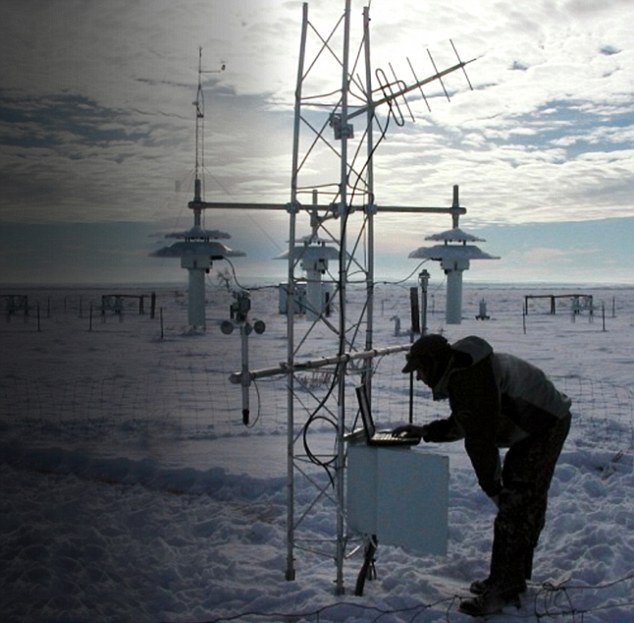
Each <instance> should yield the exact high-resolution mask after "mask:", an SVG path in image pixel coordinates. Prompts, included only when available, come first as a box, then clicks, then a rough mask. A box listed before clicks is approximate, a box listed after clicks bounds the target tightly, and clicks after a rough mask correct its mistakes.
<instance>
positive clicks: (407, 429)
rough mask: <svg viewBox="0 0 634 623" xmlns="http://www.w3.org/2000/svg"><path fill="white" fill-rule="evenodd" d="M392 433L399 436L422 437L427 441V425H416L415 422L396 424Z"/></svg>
mask: <svg viewBox="0 0 634 623" xmlns="http://www.w3.org/2000/svg"><path fill="white" fill-rule="evenodd" d="M392 434H393V435H399V436H404V437H407V436H410V437H422V438H423V441H428V440H427V438H426V436H427V425H426V424H425V425H424V426H417V425H416V424H403V425H402V426H397V427H396V428H395V429H393V430H392Z"/></svg>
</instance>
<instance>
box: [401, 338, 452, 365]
mask: <svg viewBox="0 0 634 623" xmlns="http://www.w3.org/2000/svg"><path fill="white" fill-rule="evenodd" d="M450 348H451V346H449V342H447V340H446V339H445V338H444V337H443V336H442V335H438V334H437V333H432V334H430V335H423V337H420V338H418V339H417V340H416V341H415V342H414V343H413V344H412V346H411V348H410V349H409V353H407V355H405V357H406V358H407V363H406V364H405V367H404V368H403V370H402V372H413V371H414V370H418V368H420V367H421V365H422V364H423V363H424V361H425V360H426V359H427V360H428V359H433V358H434V357H435V356H436V355H437V354H438V353H440V352H442V351H446V350H449V349H450Z"/></svg>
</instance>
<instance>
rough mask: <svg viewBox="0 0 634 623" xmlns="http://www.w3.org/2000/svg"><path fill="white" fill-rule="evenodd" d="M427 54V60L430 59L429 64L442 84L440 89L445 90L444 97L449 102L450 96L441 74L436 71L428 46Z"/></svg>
mask: <svg viewBox="0 0 634 623" xmlns="http://www.w3.org/2000/svg"><path fill="white" fill-rule="evenodd" d="M427 54H428V55H429V60H430V61H431V64H432V65H433V66H434V71H435V72H436V75H437V76H438V82H440V86H442V90H443V91H444V92H445V97H446V98H447V101H448V102H450V101H451V98H450V97H449V93H447V89H446V88H445V83H444V82H443V81H442V76H441V75H440V74H439V73H438V67H436V62H435V61H434V57H433V56H432V55H431V52H430V50H429V48H427ZM463 69H464V67H463Z"/></svg>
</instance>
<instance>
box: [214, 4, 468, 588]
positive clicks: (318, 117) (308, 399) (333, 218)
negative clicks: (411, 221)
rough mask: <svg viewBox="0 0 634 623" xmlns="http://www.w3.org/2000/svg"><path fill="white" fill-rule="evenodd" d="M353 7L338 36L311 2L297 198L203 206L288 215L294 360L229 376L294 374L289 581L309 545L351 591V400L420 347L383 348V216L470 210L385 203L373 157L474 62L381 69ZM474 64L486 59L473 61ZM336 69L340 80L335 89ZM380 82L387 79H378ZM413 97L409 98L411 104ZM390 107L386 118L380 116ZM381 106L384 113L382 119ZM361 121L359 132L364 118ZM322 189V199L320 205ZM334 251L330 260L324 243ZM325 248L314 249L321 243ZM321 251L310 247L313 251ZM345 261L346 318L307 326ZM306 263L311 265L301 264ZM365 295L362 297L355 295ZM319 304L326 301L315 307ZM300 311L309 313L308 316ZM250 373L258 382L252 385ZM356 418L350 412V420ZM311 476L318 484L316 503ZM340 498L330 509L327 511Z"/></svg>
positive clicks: (337, 298) (339, 23) (303, 56)
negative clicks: (318, 437)
mask: <svg viewBox="0 0 634 623" xmlns="http://www.w3.org/2000/svg"><path fill="white" fill-rule="evenodd" d="M343 4H344V9H343V12H342V14H341V15H340V16H339V18H338V19H336V23H335V25H334V28H330V29H329V30H328V31H327V33H324V32H320V29H319V28H318V27H317V25H316V24H314V23H313V22H312V21H311V20H310V19H309V5H308V3H307V2H305V3H303V5H302V22H301V29H300V43H299V59H298V65H297V79H296V85H295V90H294V94H295V100H294V122H293V145H292V164H291V166H292V170H291V186H290V199H289V201H288V202H287V203H283V204H282V203H237V202H224V201H219V202H203V205H204V207H205V208H206V209H209V208H216V209H222V210H227V209H236V210H285V211H286V212H287V213H288V217H289V219H288V227H289V229H288V232H289V235H288V251H287V253H286V254H285V255H286V259H287V262H288V280H287V283H286V286H285V287H286V296H287V298H288V302H287V305H286V343H287V356H286V360H285V361H284V362H282V363H281V364H279V365H278V366H275V367H272V368H267V369H262V370H248V372H246V371H244V370H241V371H239V372H235V373H234V374H232V375H231V376H230V380H231V382H232V383H235V384H238V385H242V386H243V387H244V386H245V384H247V383H248V381H252V380H255V379H258V378H263V377H267V376H275V375H280V376H285V377H286V390H287V416H286V417H287V439H286V442H287V443H286V446H287V485H286V486H287V518H286V525H287V552H286V578H287V579H288V580H293V579H294V578H295V564H296V554H297V553H298V552H299V551H302V550H305V551H309V552H311V553H312V554H319V555H323V556H324V557H325V558H327V559H330V560H334V561H335V565H336V580H335V591H336V593H337V594H341V593H343V592H344V579H343V565H344V560H345V558H346V549H347V547H348V545H349V543H348V527H347V525H346V500H345V470H346V460H347V445H348V444H347V442H346V441H345V439H344V436H345V435H346V433H347V432H349V430H350V427H351V425H352V420H353V418H352V416H351V412H352V413H353V414H355V413H357V409H356V408H355V407H352V408H350V407H349V406H347V404H346V403H347V402H348V397H349V395H350V394H351V393H352V392H351V390H352V389H353V387H352V385H353V384H355V385H359V384H364V385H365V386H366V387H367V391H368V396H369V398H370V400H371V397H372V377H373V374H374V368H373V361H374V359H375V358H380V357H383V356H385V355H391V354H396V353H404V352H405V351H407V350H408V349H409V347H410V344H402V345H396V346H394V345H392V346H386V347H382V348H376V347H375V346H374V343H373V336H374V289H375V277H374V261H375V258H374V256H375V246H374V240H375V219H376V218H378V217H379V216H380V215H381V214H390V213H391V214H396V213H409V214H417V215H423V214H436V215H440V214H445V215H452V216H455V215H456V214H464V213H465V212H466V210H465V209H464V208H461V207H459V206H457V207H456V206H437V207H423V206H412V205H409V206H407V205H405V206H403V205H390V204H389V203H386V204H385V205H384V204H379V203H378V202H377V201H376V197H377V194H376V192H375V182H374V159H375V156H376V151H377V148H378V147H379V145H380V143H381V142H382V141H383V140H384V139H385V137H386V135H387V132H388V129H389V126H390V124H391V123H394V124H396V125H397V126H402V125H404V124H405V122H406V118H412V119H414V115H413V112H412V106H410V102H411V103H412V105H413V104H414V101H413V100H414V98H415V99H416V101H417V102H418V101H420V102H424V103H425V106H426V107H427V109H428V110H430V106H429V97H428V95H429V92H428V93H425V91H424V88H427V87H428V85H430V84H432V83H438V84H440V85H441V86H442V91H443V92H444V95H445V96H446V97H447V99H449V92H448V90H447V88H446V86H445V83H444V78H445V77H446V76H448V75H450V74H452V73H454V72H458V71H460V72H462V74H463V76H464V78H465V79H466V83H467V85H468V87H469V88H472V87H471V83H470V82H469V78H468V76H467V73H466V66H467V65H468V64H469V63H471V62H472V61H471V60H470V61H463V60H461V58H460V56H459V55H458V51H457V49H456V47H455V46H454V44H453V42H451V41H450V42H449V43H450V44H451V49H452V50H453V53H454V54H455V57H456V62H455V63H454V64H453V65H451V66H449V67H447V68H446V69H442V70H439V69H438V68H437V66H436V63H435V62H434V59H433V57H432V55H431V53H430V52H429V50H428V57H429V60H430V61H431V64H432V69H433V71H432V73H431V75H429V76H428V77H426V78H422V79H420V78H419V77H418V76H417V74H416V71H415V70H414V64H413V63H412V62H411V61H410V60H409V59H407V61H408V65H409V72H410V73H411V77H410V78H409V79H408V80H404V79H401V78H399V77H398V76H397V74H396V72H394V71H393V70H392V65H391V64H390V65H389V66H390V71H391V73H392V76H393V78H388V77H387V74H386V72H385V71H383V70H382V69H380V68H379V69H377V70H376V71H373V69H372V62H371V54H370V47H371V46H370V9H369V7H367V6H366V7H364V9H363V15H362V20H363V22H362V26H363V28H362V32H361V34H360V36H356V37H355V38H354V40H353V33H352V29H351V0H344V3H343ZM472 60H475V59H472ZM333 76H334V77H335V78H337V77H338V80H336V81H335V84H330V85H327V84H326V83H327V82H328V81H329V80H330V81H332V78H333ZM375 81H376V84H375ZM408 98H410V99H408ZM381 111H382V113H381ZM380 113H381V114H382V115H384V116H383V117H381V116H380ZM355 120H357V123H358V127H357V128H355V126H354V123H355ZM317 193H318V195H319V200H318V201H317V200H316V196H317ZM304 223H308V224H310V227H311V232H312V234H311V236H310V239H306V238H302V237H300V236H298V233H297V232H298V230H299V227H300V226H301V225H303V224H304ZM324 240H325V241H328V245H329V248H331V249H332V250H331V251H328V252H327V253H328V254H329V255H327V256H325V255H323V254H324V249H325V247H323V246H322V245H321V241H324ZM312 247H315V255H314V256H313V249H312ZM309 249H310V251H308V250H309ZM335 257H336V259H337V262H338V272H337V273H336V275H334V276H333V280H332V285H333V294H332V302H333V307H334V308H336V314H333V315H331V316H330V317H326V314H323V313H321V314H318V313H317V312H319V310H320V308H321V300H320V299H319V300H318V298H317V288H315V292H316V293H315V299H314V300H313V303H312V304H311V307H313V311H312V312H311V313H312V314H314V316H315V319H314V320H313V321H312V322H305V323H297V322H296V318H297V315H298V305H296V301H297V299H298V298H300V297H305V296H306V287H307V284H306V277H305V276H304V275H303V274H301V273H306V275H307V276H308V275H309V274H310V276H311V279H309V281H311V282H312V283H313V284H317V283H318V282H319V279H320V278H321V276H322V274H323V273H322V271H325V260H332V259H335ZM299 269H301V271H300V270H299ZM349 294H350V295H352V294H354V298H358V297H359V296H361V298H362V300H361V302H360V303H359V302H355V301H352V298H353V297H349ZM315 302H317V303H316V304H315ZM300 313H301V312H300ZM317 369H320V370H321V371H323V375H322V376H323V377H324V378H326V379H328V380H327V382H325V383H322V384H321V385H320V386H318V387H314V386H312V385H311V384H307V378H306V377H307V373H308V374H310V373H311V372H312V371H314V370H317ZM245 377H248V381H247V380H245ZM346 414H348V415H346ZM315 422H320V423H321V424H322V425H324V424H325V422H327V423H328V424H329V428H328V430H331V431H332V432H333V438H332V450H331V451H330V452H329V455H328V457H327V458H325V459H320V458H319V457H318V456H317V454H316V453H313V452H311V451H310V448H308V447H307V444H306V437H307V436H306V431H307V430H308V429H309V427H310V426H311V425H312V424H313V423H315ZM311 463H312V464H313V465H312V467H313V468H315V465H316V466H317V467H318V468H320V467H323V468H324V470H323V472H324V473H322V476H323V478H315V477H314V476H313V474H312V473H309V471H308V470H307V465H310V464H311ZM303 482H305V483H306V485H307V486H308V487H309V488H311V487H312V489H313V490H314V495H315V497H314V499H313V500H310V501H307V497H306V495H305V490H304V489H300V490H301V491H302V495H301V496H300V495H297V494H296V490H297V489H298V485H299V484H301V483H303ZM317 501H319V502H320V503H323V504H325V505H327V507H328V508H332V513H331V516H332V536H330V537H328V538H325V539H322V540H319V542H317V543H316V542H315V540H314V539H313V538H311V535H310V534H309V532H310V531H309V530H307V526H306V519H307V518H308V516H309V514H310V511H311V509H312V508H313V507H314V504H315V503H316V502H317ZM328 505H330V506H328Z"/></svg>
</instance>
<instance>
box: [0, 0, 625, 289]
mask: <svg viewBox="0 0 634 623" xmlns="http://www.w3.org/2000/svg"><path fill="white" fill-rule="evenodd" d="M367 3H368V2H367V1H366V2H359V1H357V0H353V1H352V10H351V20H352V32H353V35H352V38H353V43H354V42H355V41H358V40H359V38H360V36H361V28H362V21H361V14H362V7H363V5H364V4H367ZM343 8H344V1H343V0H313V1H312V2H310V3H309V18H310V20H311V23H312V24H313V25H314V27H315V29H316V30H317V31H318V32H320V33H322V34H324V35H328V34H329V33H330V32H331V30H332V29H333V28H334V26H335V23H336V22H337V20H338V19H339V17H340V16H341V14H342V12H343ZM370 13H371V18H372V22H371V28H372V30H371V40H372V63H373V68H374V69H383V70H385V72H386V73H388V74H389V73H390V71H391V68H393V69H394V71H395V72H396V74H397V75H398V77H399V78H400V77H402V79H404V80H406V81H410V79H411V70H410V69H409V64H408V59H409V61H410V62H411V63H412V65H413V66H414V67H415V71H416V73H417V75H418V76H419V77H425V76H428V75H431V74H432V73H433V67H432V65H431V63H430V60H429V56H428V50H429V51H431V52H432V54H433V58H434V60H435V61H436V64H437V66H438V68H439V69H443V68H445V67H447V66H449V65H452V64H453V63H455V56H454V52H453V50H452V47H451V44H450V42H449V40H450V39H451V40H452V41H453V42H454V44H455V45H456V48H457V49H458V51H459V53H460V55H461V57H462V59H463V60H469V59H476V60H475V61H474V62H473V63H471V64H469V66H468V74H469V78H470V80H471V83H472V85H473V89H474V90H473V91H471V90H470V89H469V87H468V84H467V82H466V80H465V79H464V76H463V75H462V74H461V72H456V73H455V74H452V75H451V76H449V77H448V78H447V79H446V82H445V86H446V87H447V90H448V91H449V93H450V95H451V101H450V102H448V101H447V100H446V98H445V97H444V95H443V93H442V90H441V88H440V86H439V85H438V84H435V85H430V86H429V88H428V90H427V91H426V94H427V95H428V99H429V104H430V106H431V112H429V111H428V109H427V107H426V106H425V104H424V102H423V101H422V100H421V98H420V96H418V95H417V94H416V93H414V94H413V95H412V97H411V98H410V106H411V110H412V113H413V116H414V120H413V121H412V119H410V118H409V115H408V114H407V115H405V119H404V121H405V123H404V124H403V125H402V126H399V125H397V124H395V123H391V124H390V125H389V128H388V132H387V134H386V137H385V140H384V141H383V142H382V143H381V145H380V146H379V148H378V149H377V152H376V153H375V161H374V166H375V177H376V179H375V193H376V202H377V204H378V205H379V206H380V205H381V204H383V205H414V206H439V205H442V206H444V205H446V206H449V205H450V204H451V198H452V187H453V185H454V184H459V185H460V197H461V204H462V205H464V206H465V207H466V208H467V214H466V215H465V216H463V217H462V218H461V222H460V224H461V227H462V228H463V229H466V230H467V231H469V232H472V233H475V234H477V235H480V236H482V237H483V238H486V239H487V242H486V243H482V245H481V246H482V248H483V250H485V251H488V252H490V253H492V254H495V255H499V256H501V257H502V259H501V260H497V261H491V262H479V263H477V264H476V263H475V262H474V263H473V266H472V270H471V271H470V273H469V275H468V277H467V279H477V280H495V281H541V280H551V281H575V282H579V281H599V282H607V281H609V282H630V283H631V281H632V274H634V251H633V249H634V245H633V242H634V199H633V197H634V43H633V40H632V35H631V24H632V23H634V3H633V2H632V1H631V0H603V1H601V2H598V1H595V0H550V1H546V0H543V1H540V0H535V1H534V2H530V3H521V4H519V5H518V3H517V2H514V1H511V0H508V1H507V0H499V1H496V2H493V1H487V2H477V1H474V0H456V1H454V2H451V3H448V2H444V1H441V0H428V1H427V2H424V3H421V2H418V1H414V0H412V1H410V0H372V2H371V3H370ZM301 14H302V3H301V2H297V1H295V0H288V1H282V0H233V1H232V2H227V1H225V0H135V1H134V2H130V1H129V0H108V2H98V1H97V0H93V1H90V0H88V1H86V0H57V1H56V2H36V1H35V0H27V1H24V0H8V1H6V2H2V4H1V5H0V64H2V81H1V82H0V146H1V152H0V158H1V163H2V166H1V167H0V266H1V274H0V282H5V283H8V282H13V283H25V282H29V283H34V282H36V283H59V282H120V281H137V282H138V281H149V280H151V281H173V280H179V281H183V282H185V280H186V277H185V275H184V271H183V270H182V269H180V268H179V267H178V260H167V259H156V258H150V257H148V254H149V253H150V252H151V251H152V250H153V249H155V248H157V247H158V246H161V245H162V244H164V241H162V240H161V236H162V235H163V233H165V232H168V231H178V230H182V229H186V228H188V227H190V226H191V223H192V214H191V211H190V210H189V209H188V208H187V202H188V201H189V200H190V199H191V197H192V193H193V190H192V179H193V170H194V116H195V115H194V113H195V109H194V107H193V106H192V102H193V101H194V99H195V97H196V82H197V65H198V48H199V46H200V47H202V48H203V65H204V69H205V70H207V72H208V73H205V74H204V98H205V127H204V136H205V163H204V164H205V198H206V199H207V200H209V201H231V202H266V203H282V204H283V203H285V202H287V201H288V199H289V196H290V175H291V147H292V122H293V117H292V105H293V92H294V89H295V80H296V74H297V60H298V55H299V36H300V26H301ZM223 64H226V68H225V70H224V71H221V67H222V65H223ZM340 83H341V77H340V75H338V74H337V71H332V72H328V71H324V72H322V73H319V72H315V75H314V85H310V88H311V89H315V92H318V91H319V90H323V91H329V90H334V89H337V88H338V87H339V86H340ZM387 112H388V111H387V110H379V115H383V116H384V118H385V115H386V114H387ZM324 114H327V113H324ZM320 123H321V122H320ZM362 132H363V121H362V120H361V118H357V119H355V136H357V137H358V136H360V135H361V134H362ZM319 173H320V172H319V171H318V172H317V173H316V174H319ZM205 219H206V220H205V224H206V225H207V227H209V228H214V229H221V230H224V231H227V232H229V233H230V234H231V236H232V239H231V240H230V241H228V244H229V246H231V247H233V248H235V249H239V250H242V251H246V252H247V253H248V256H247V257H246V258H238V259H236V260H235V261H234V264H235V267H236V270H237V271H238V274H239V275H240V276H243V278H244V279H245V280H248V278H250V277H258V276H269V277H272V278H275V277H276V276H278V275H279V276H284V274H285V272H286V269H285V266H284V262H281V261H279V260H277V261H276V260H273V259H272V258H273V257H274V256H276V255H279V254H280V253H282V252H283V251H284V250H285V248H286V240H287V238H288V234H287V220H288V216H287V215H286V214H285V213H284V212H283V211H279V212H261V211H257V212H256V211H249V212H239V211H236V210H233V211H216V210H214V211H208V212H207V213H206V215H205ZM450 226H451V222H450V220H449V218H448V217H446V216H444V215H440V216H438V215H435V216H430V215H418V216H411V215H408V216H406V215H386V214H384V215H382V214H380V212H379V214H378V215H377V217H376V230H377V269H376V270H377V275H379V276H381V275H385V276H390V277H395V278H397V277H404V276H405V275H407V274H408V273H409V272H410V271H411V270H413V269H414V268H415V266H416V262H415V261H414V260H410V259H408V258H407V254H408V253H409V251H411V250H413V249H416V248H418V247H420V246H422V245H424V244H425V241H424V238H425V236H427V235H430V234H432V233H434V232H438V231H442V230H445V229H448V228H449V227H450ZM306 233H307V232H306ZM222 264H224V263H217V266H216V267H217V268H219V269H223V268H224V266H223V265H222ZM430 272H431V273H432V279H436V280H442V278H443V277H442V274H441V271H440V269H439V268H438V267H437V266H433V267H430Z"/></svg>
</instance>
